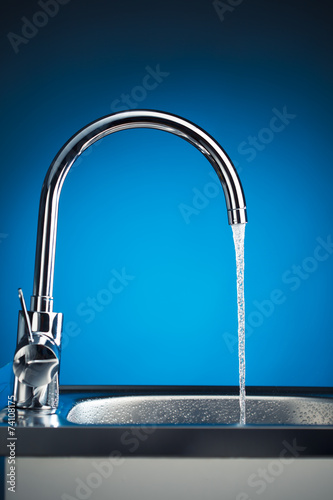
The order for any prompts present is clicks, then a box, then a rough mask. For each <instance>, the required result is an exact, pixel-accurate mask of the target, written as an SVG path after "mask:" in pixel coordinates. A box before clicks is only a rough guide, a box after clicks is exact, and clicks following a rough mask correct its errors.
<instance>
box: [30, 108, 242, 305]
mask: <svg viewBox="0 0 333 500" xmlns="http://www.w3.org/2000/svg"><path fill="white" fill-rule="evenodd" d="M131 128H154V129H158V130H164V131H166V132H170V133H172V134H175V135H178V136H179V137H182V138H183V139H185V140H186V141H188V142H189V143H191V144H193V146H195V147H196V148H197V149H199V151H201V153H203V155H204V156H205V157H206V158H207V159H208V160H209V162H210V163H211V164H212V166H213V167H214V169H215V171H216V173H217V175H218V177H219V179H220V181H221V184H222V188H223V191H224V195H225V200H226V204H227V210H228V221H229V224H238V223H245V222H247V215H246V204H245V197H244V193H243V189H242V185H241V182H240V180H239V177H238V175H237V172H236V169H235V168H234V166H233V164H232V163H231V160H230V159H229V157H228V156H227V154H226V153H225V151H224V150H223V149H222V148H221V146H220V145H219V144H218V143H217V142H216V141H215V140H214V139H213V138H212V137H211V136H210V135H209V134H207V133H206V132H205V131H204V130H202V129H201V128H200V127H198V126H196V125H194V124H193V123H191V122H189V121H187V120H184V119H183V118H180V117H178V116H175V115H172V114H169V113H164V112H159V111H150V110H135V111H125V112H121V113H116V114H112V115H109V116H105V117H104V118H101V119H99V120H97V121H94V122H93V123H91V124H90V125H87V126H86V127H84V128H83V129H82V130H80V131H79V132H78V133H77V134H75V135H74V136H73V137H72V138H71V139H70V140H69V141H68V142H67V143H66V144H65V145H64V146H63V148H62V149H61V150H60V151H59V153H58V154H57V155H56V157H55V158H54V160H53V162H52V164H51V166H50V168H49V170H48V172H47V174H46V177H45V180H44V184H43V188H42V193H41V198H40V207H39V217H38V230H37V246H36V262H35V275H34V287H33V295H32V297H31V311H39V312H52V310H53V306H52V302H53V298H52V292H53V275H54V260H55V248H56V237H57V220H58V204H59V196H60V193H61V188H62V185H63V182H64V180H65V178H66V175H67V174H68V172H69V170H70V168H71V166H72V165H73V163H74V162H75V160H76V158H77V157H78V156H79V155H80V154H81V153H83V151H85V149H87V148H88V147H89V146H91V145H92V144H93V143H94V142H96V141H98V140H99V139H101V138H103V137H105V136H106V135H109V134H112V133H114V132H118V131H119V130H126V129H131Z"/></svg>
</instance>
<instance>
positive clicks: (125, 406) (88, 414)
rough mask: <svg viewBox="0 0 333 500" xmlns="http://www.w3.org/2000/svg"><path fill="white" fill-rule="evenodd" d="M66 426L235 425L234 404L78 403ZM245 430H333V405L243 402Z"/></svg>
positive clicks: (178, 399) (130, 399)
mask: <svg viewBox="0 0 333 500" xmlns="http://www.w3.org/2000/svg"><path fill="white" fill-rule="evenodd" d="M67 420H68V421H69V422H71V423H74V424H82V425H112V424H113V425H146V424H147V425H149V424H152V425H158V424H160V425H163V424H164V425H170V424H176V425H177V424H178V425H186V424H192V425H202V424H210V425H216V424H237V423H238V422H239V398H238V397H237V396H219V395H217V396H212V395H201V396H200V395H195V396H193V395H187V396H181V395H163V396H161V395H159V396H156V395H144V396H142V395H141V396H114V397H107V398H92V399H86V400H82V401H79V402H77V403H76V404H75V406H74V407H73V408H71V409H70V411H69V413H68V414H67ZM246 422H247V424H280V425H333V399H331V398H324V397H322V398H314V397H290V396H283V397H282V396H281V397H278V396H248V397H247V399H246Z"/></svg>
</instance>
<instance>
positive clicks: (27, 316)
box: [18, 288, 34, 342]
mask: <svg viewBox="0 0 333 500" xmlns="http://www.w3.org/2000/svg"><path fill="white" fill-rule="evenodd" d="M18 296H19V299H20V302H21V306H22V311H23V315H24V319H25V323H26V325H27V329H28V333H29V342H33V341H34V338H33V335H32V328H31V323H30V318H29V315H28V311H27V306H26V304H25V300H24V295H23V291H22V288H19V289H18Z"/></svg>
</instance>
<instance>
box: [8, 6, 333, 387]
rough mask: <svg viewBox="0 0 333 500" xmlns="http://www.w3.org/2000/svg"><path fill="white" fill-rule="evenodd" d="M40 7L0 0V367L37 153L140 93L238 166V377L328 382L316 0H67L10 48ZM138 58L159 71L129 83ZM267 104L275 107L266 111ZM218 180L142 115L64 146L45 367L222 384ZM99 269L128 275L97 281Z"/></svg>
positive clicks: (330, 337) (30, 262)
mask: <svg viewBox="0 0 333 500" xmlns="http://www.w3.org/2000/svg"><path fill="white" fill-rule="evenodd" d="M225 3H228V2H225ZM232 3H233V2H231V4H232ZM236 3H237V2H236ZM233 4H234V5H235V2H234V3H233ZM41 10H42V9H41V7H40V5H38V3H37V2H35V1H24V2H23V1H16V0H11V1H9V0H6V1H4V2H3V3H2V16H1V40H0V43H1V54H2V68H3V70H2V76H1V96H2V111H1V136H2V137H1V138H2V141H1V142H2V147H1V173H0V175H1V177H0V179H1V180H0V262H1V270H0V272H1V285H0V304H1V326H0V328H1V357H0V366H5V365H6V364H7V363H9V362H11V360H12V357H13V353H14V350H15V342H16V328H17V313H18V309H19V301H18V298H17V288H18V287H22V288H23V290H24V292H25V296H26V299H27V301H29V298H30V294H31V293H32V281H33V271H34V254H35V240H36V227H37V216H38V206H39V196H40V190H41V186H42V182H43V179H44V176H45V173H46V171H47V169H48V166H49V164H50V163H51V161H52V159H53V157H54V156H55V154H56V153H57V151H58V150H59V149H60V148H61V146H62V145H63V144H64V143H65V142H66V141H67V140H68V139H69V137H71V136H72V135H73V134H74V133H75V132H76V131H77V130H79V129H80V128H82V127H83V126H85V125H86V124H88V123H89V122H91V121H93V120H95V119H97V118H99V117H101V116H104V115H107V114H109V113H111V112H114V111H117V110H120V109H130V108H131V109H136V108H147V109H158V110H163V111H168V112H171V113H175V114H178V115H180V116H183V117H184V118H187V119H189V120H191V121H193V122H194V123H196V124H197V125H199V126H201V127H202V128H204V129H205V130H206V131H207V132H208V133H210V134H211V135H212V136H213V137H214V138H215V139H216V140H217V141H218V142H220V144H221V145H222V146H223V147H224V148H225V150H226V151H227V153H228V154H229V156H230V157H231V159H232V160H233V161H234V163H235V164H236V166H237V169H238V171H239V175H240V178H241V180H242V183H243V187H244V191H245V195H246V199H247V205H248V215H249V223H248V225H247V227H246V245H245V250H246V255H245V260H246V264H245V266H246V283H245V287H246V317H247V335H246V337H247V341H246V366H247V375H246V382H247V384H248V385H264V386H268V385H280V386H332V385H333V369H332V353H333V332H332V324H333V321H332V320H333V318H332V282H333V280H332V277H333V249H332V248H331V247H330V246H329V243H330V235H331V234H332V208H333V207H332V205H333V201H332V175H333V174H332V166H331V157H332V153H331V133H332V126H331V116H332V98H331V91H332V88H331V82H332V57H331V47H332V30H331V26H330V3H329V2H328V1H326V2H325V1H323V2H320V5H319V4H316V3H315V2H313V1H303V0H302V1H301V0H293V1H271V2H267V1H266V2H265V1H263V0H244V1H243V2H242V1H240V2H238V6H235V7H230V4H229V9H228V10H227V11H225V13H224V14H223V12H222V10H221V7H218V5H217V4H216V2H215V3H213V2H211V1H204V0H196V1H193V0H191V1H185V0H177V1H176V0H173V1H168V2H156V1H151V0H147V1H140V2H137V1H134V0H129V1H126V2H109V1H106V0H94V1H79V0H70V1H69V2H67V3H66V4H64V5H61V6H59V12H58V13H57V14H56V15H54V16H53V17H50V16H49V17H47V18H46V21H47V22H46V24H45V26H42V27H40V28H38V30H37V32H33V33H34V35H33V36H32V35H31V33H32V32H31V31H30V38H25V42H26V43H23V42H22V43H19V44H18V45H17V47H16V52H17V53H15V50H14V47H13V42H12V43H11V42H10V39H9V38H8V33H10V32H12V33H14V34H16V35H20V36H23V35H22V28H23V26H24V23H25V21H24V20H22V17H25V18H27V19H28V20H30V21H31V20H33V19H35V20H36V19H37V23H38V20H39V22H40V23H41V24H43V19H44V21H45V16H44V18H43V17H39V18H38V16H37V17H36V12H39V11H41ZM34 16H35V17H34ZM11 36H12V35H11ZM12 40H13V39H12ZM16 40H18V39H16ZM147 67H149V68H151V69H153V70H155V71H159V72H160V74H161V75H162V76H160V77H159V80H160V81H156V82H157V85H156V86H154V87H155V88H153V89H150V90H146V91H145V90H142V85H143V82H144V81H145V80H144V78H145V76H146V75H147V74H149V71H150V70H147ZM149 83H150V84H151V86H153V85H152V84H153V79H152V78H151V79H150V80H149ZM138 87H141V89H140V88H139V89H138ZM124 94H127V95H129V96H130V99H131V100H130V104H125V103H124V102H122V103H119V101H122V100H123V99H124V97H123V95H124ZM116 100H118V101H116ZM277 112H279V113H283V112H284V113H285V115H286V113H287V117H285V118H284V119H283V120H282V121H281V119H280V120H277V121H273V122H272V121H271V120H272V118H273V117H274V116H276V113H277ZM277 127H278V128H277ZM250 142H252V145H251V144H249V143H250ZM249 148H251V149H249ZM217 183H218V181H217V177H216V175H215V173H214V171H213V169H212V167H211V166H210V164H209V163H208V162H207V160H206V159H205V158H204V157H203V156H202V155H201V154H200V153H199V152H198V151H197V150H195V149H194V148H193V147H192V146H190V145H189V144H187V143H186V142H185V141H183V140H181V139H180V138H178V137H174V136H172V135H170V134H166V133H163V132H160V131H154V130H131V131H126V132H119V133H117V134H114V135H112V136H110V137H107V138H105V139H104V140H102V141H100V142H99V143H97V144H96V145H94V146H93V147H92V148H90V149H89V150H88V151H87V152H86V154H85V155H84V156H82V157H81V158H80V159H79V160H78V161H77V163H76V164H75V165H74V167H73V168H72V171H71V172H70V174H69V175H68V178H67V179H66V181H65V184H64V188H63V192H62V196H61V200H60V213H59V225H58V241H57V254H56V269H55V283H54V310H55V311H57V312H63V313H64V317H65V319H64V343H63V352H62V367H61V383H62V384H116V385H122V384H125V385H129V384H134V385H138V384H139V385H140V384H143V385H150V384H168V385H169V384H170V385H172V384H175V385H178V384H186V385H187V384H194V385H237V383H238V358H237V310H236V280H235V273H236V271H235V258H234V247H233V240H232V231H231V229H230V227H229V226H228V224H227V214H226V208H225V200H224V196H223V194H222V192H221V188H220V187H218V184H217ZM198 192H200V193H201V197H200V198H198V197H197V194H198ZM202 196H203V197H202ZM184 205H186V206H187V208H186V210H188V209H189V207H191V208H192V209H194V210H193V213H191V214H190V215H188V216H187V217H185V216H184ZM323 242H324V244H323ZM325 242H326V248H325ZM327 242H328V243H327ZM318 245H319V246H321V249H320V250H319V249H318ZM323 245H324V246H323ZM327 245H328V246H327ZM294 266H300V267H294ZM124 270H125V271H124ZM114 271H116V272H118V273H122V272H123V273H125V274H126V275H128V276H130V277H131V279H129V278H128V279H127V281H126V283H125V284H124V283H123V285H122V286H123V288H122V289H121V291H120V293H117V294H113V295H112V297H110V294H107V293H106V292H105V289H107V288H108V283H109V281H110V279H111V278H112V276H114V275H112V272H114ZM120 285H121V284H119V282H118V286H119V287H120ZM103 290H104V291H103ZM93 299H95V301H96V302H95V304H97V305H96V309H98V310H94V309H93V308H92V307H91V306H89V305H88V302H89V301H91V300H93ZM111 299H112V300H111ZM7 368H8V367H7ZM5 373H6V377H7V376H8V375H7V374H8V369H5V368H4V369H3V374H5Z"/></svg>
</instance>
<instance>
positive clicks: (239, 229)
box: [231, 224, 246, 425]
mask: <svg viewBox="0 0 333 500" xmlns="http://www.w3.org/2000/svg"><path fill="white" fill-rule="evenodd" d="M231 227H232V232H233V236H234V243H235V251H236V265H237V307H238V359H239V406H240V418H239V421H240V424H242V425H244V424H245V422H246V416H245V410H246V408H245V300H244V238H245V224H234V225H232V226H231Z"/></svg>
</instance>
